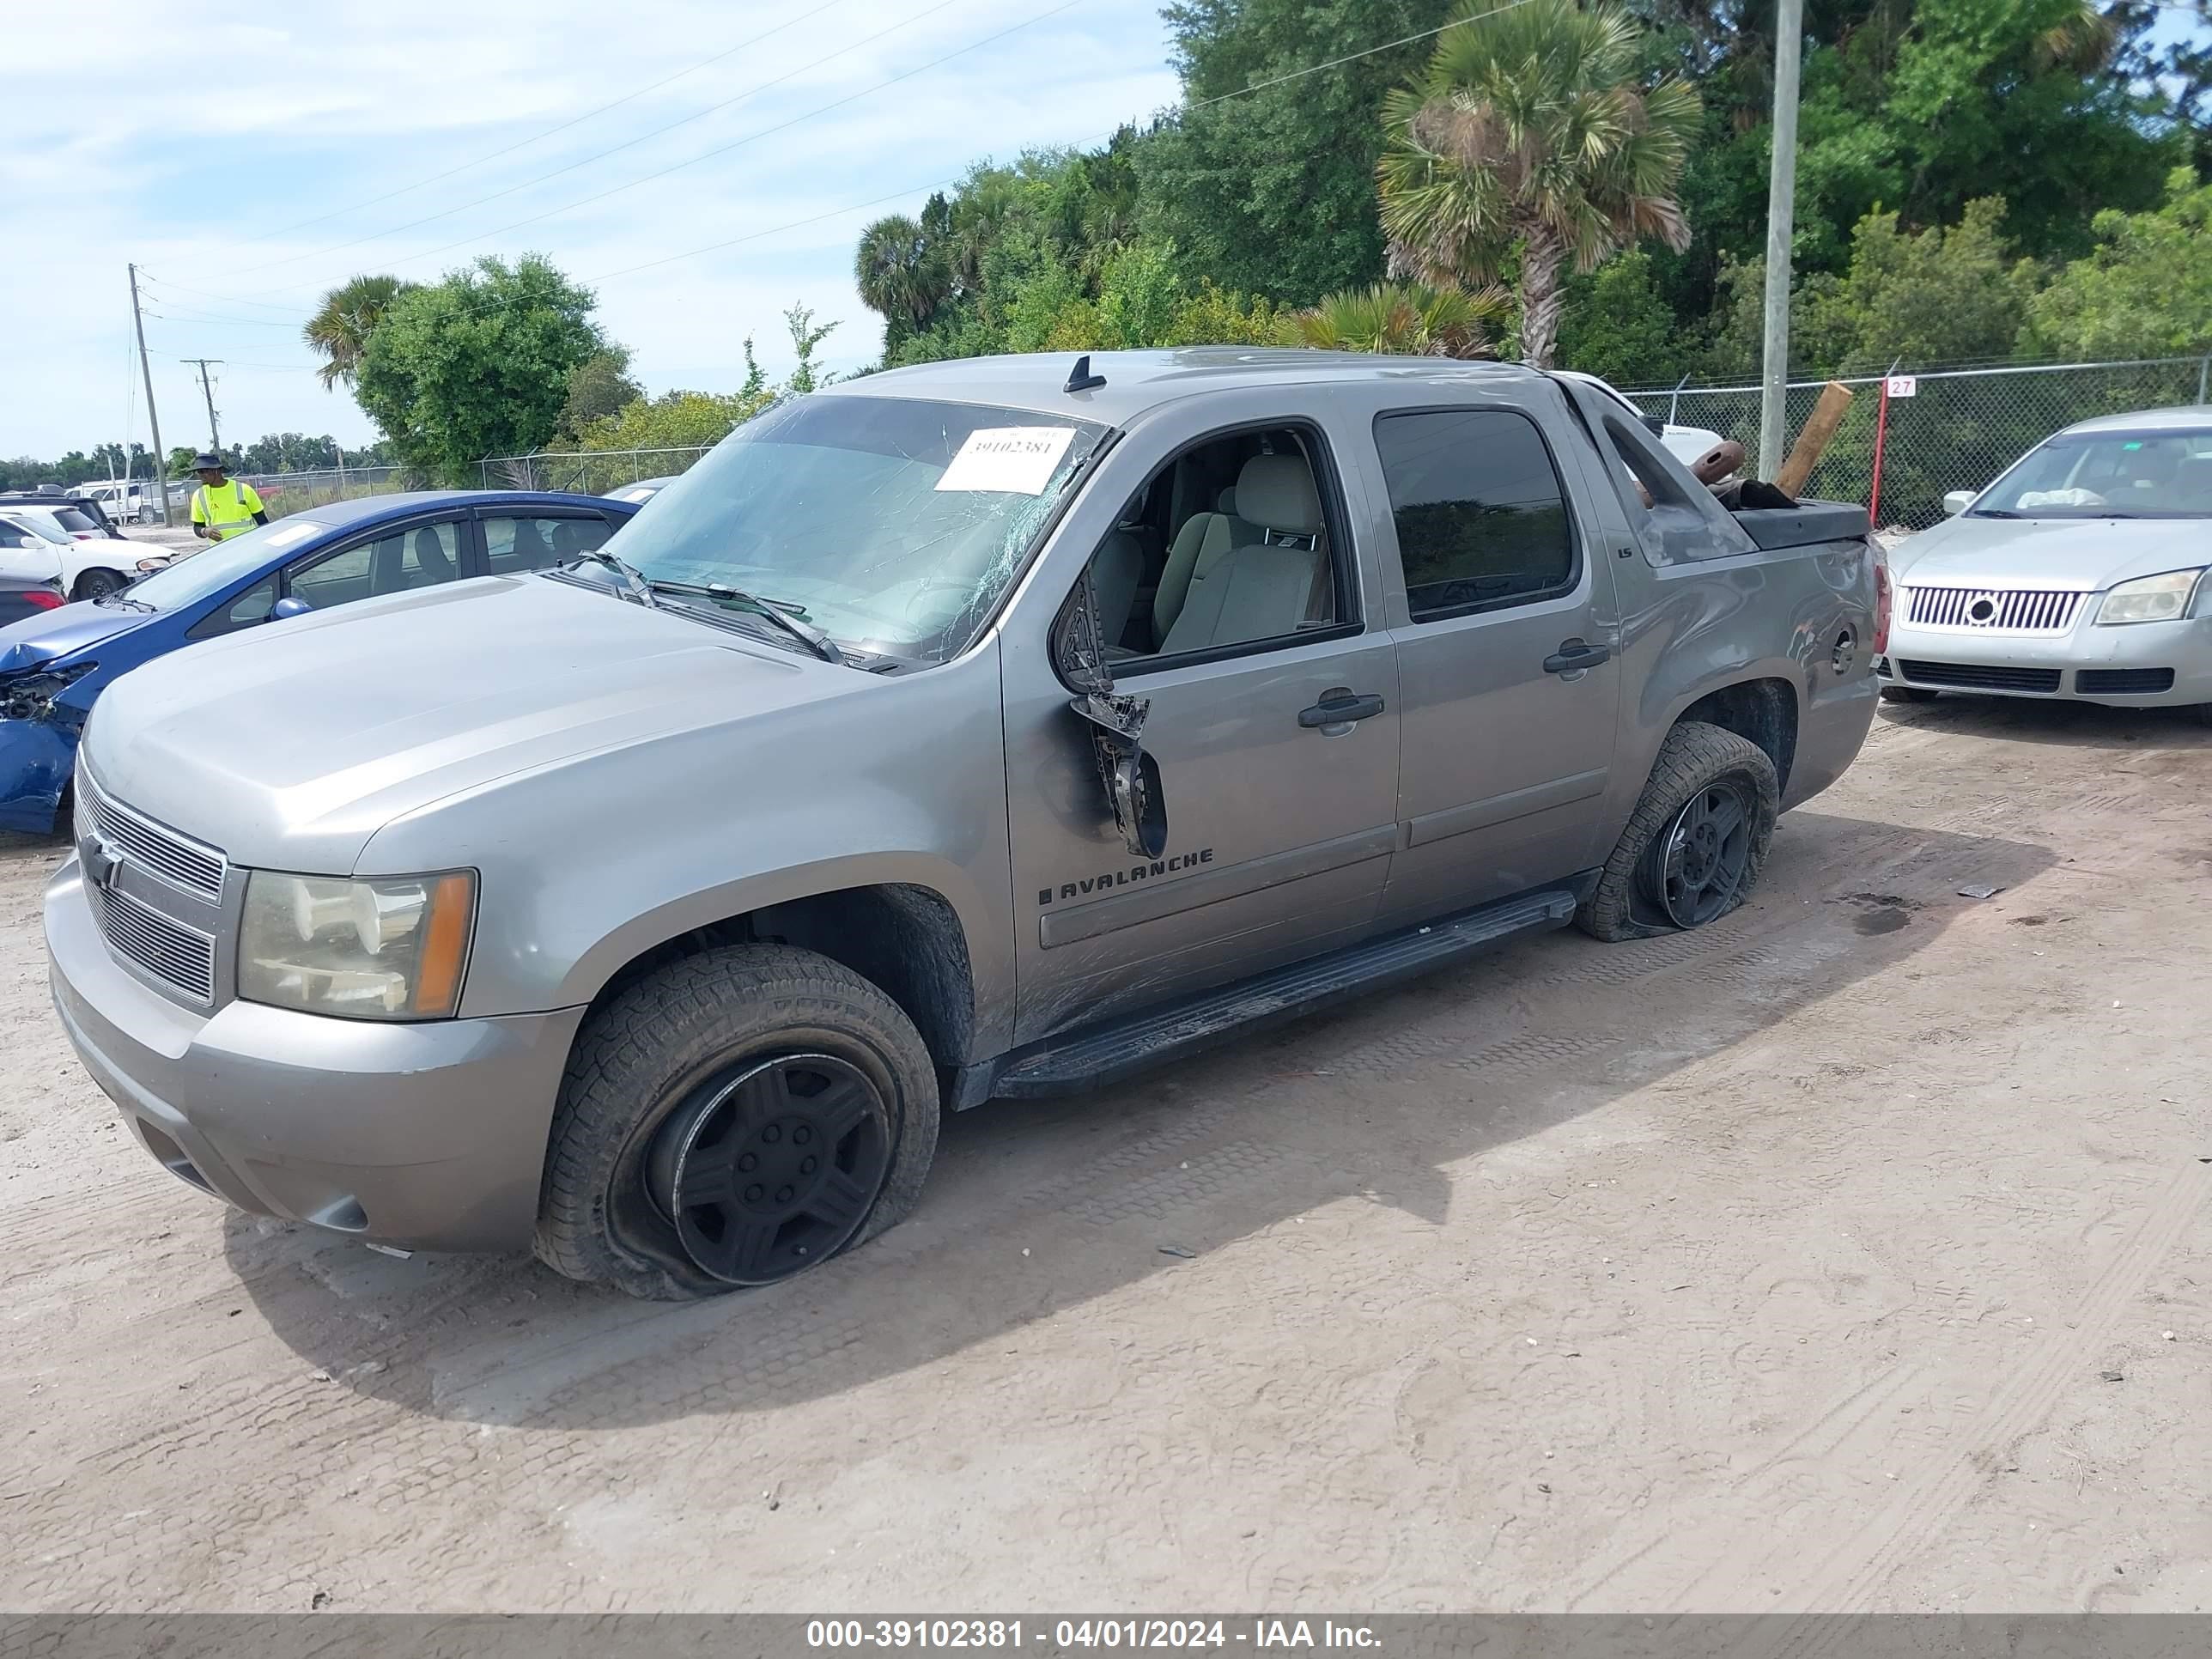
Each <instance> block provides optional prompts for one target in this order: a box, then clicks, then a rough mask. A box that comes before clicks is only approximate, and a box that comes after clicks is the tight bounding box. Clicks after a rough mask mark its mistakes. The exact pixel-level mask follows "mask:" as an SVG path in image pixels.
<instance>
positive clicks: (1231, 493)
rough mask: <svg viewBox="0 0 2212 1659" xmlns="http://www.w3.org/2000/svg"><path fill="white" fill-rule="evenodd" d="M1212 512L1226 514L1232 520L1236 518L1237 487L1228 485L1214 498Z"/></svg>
mask: <svg viewBox="0 0 2212 1659" xmlns="http://www.w3.org/2000/svg"><path fill="white" fill-rule="evenodd" d="M1213 510H1214V511H1215V512H1217V513H1227V514H1228V515H1229V516H1230V517H1231V518H1232V519H1233V518H1235V517H1236V516H1237V486H1236V485H1235V484H1231V485H1230V486H1229V488H1228V489H1225V490H1223V491H1222V492H1221V494H1220V495H1218V496H1216V497H1215V498H1214V501H1213Z"/></svg>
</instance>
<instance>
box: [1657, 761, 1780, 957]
mask: <svg viewBox="0 0 2212 1659" xmlns="http://www.w3.org/2000/svg"><path fill="white" fill-rule="evenodd" d="M1757 811H1758V802H1757V801H1756V800H1755V799H1753V796H1752V793H1751V790H1750V786H1749V784H1748V782H1747V781H1744V780H1741V779H1738V778H1735V777H1724V778H1720V779H1717V780H1716V781H1714V782H1712V783H1711V784H1708V785H1707V786H1706V787H1705V788H1703V789H1700V790H1699V792H1698V793H1696V794H1694V795H1692V796H1691V797H1690V799H1688V800H1686V801H1685V802H1684V803H1683V804H1682V806H1681V810H1680V811H1677V812H1676V813H1675V814H1674V822H1673V823H1669V824H1668V826H1667V829H1666V831H1665V833H1663V834H1662V835H1661V836H1657V837H1656V839H1654V841H1653V842H1652V843H1651V847H1650V851H1649V852H1647V853H1646V854H1644V868H1643V870H1642V871H1641V872H1639V874H1640V876H1641V885H1642V886H1643V888H1644V895H1645V896H1646V897H1647V898H1649V899H1650V901H1651V902H1652V903H1654V904H1656V905H1657V906H1658V907H1659V908H1661V909H1662V910H1664V911H1665V912H1666V913H1667V919H1668V921H1671V922H1673V923H1674V926H1676V927H1699V926H1702V925H1703V924H1704V923H1705V922H1708V921H1711V920H1712V919H1713V918H1714V917H1716V916H1717V915H1722V914H1723V912H1725V911H1727V910H1728V909H1729V908H1730V907H1731V906H1732V905H1734V904H1735V899H1736V894H1737V890H1739V889H1740V888H1741V887H1742V885H1743V882H1744V877H1745V875H1746V873H1747V872H1748V871H1749V870H1750V868H1751V863H1752V845H1753V823H1754V821H1755V817H1756V814H1757Z"/></svg>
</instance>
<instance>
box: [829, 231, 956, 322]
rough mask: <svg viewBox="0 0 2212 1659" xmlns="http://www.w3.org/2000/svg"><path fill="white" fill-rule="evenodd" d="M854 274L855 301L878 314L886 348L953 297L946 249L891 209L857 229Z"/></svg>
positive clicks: (924, 320) (949, 254)
mask: <svg viewBox="0 0 2212 1659" xmlns="http://www.w3.org/2000/svg"><path fill="white" fill-rule="evenodd" d="M939 199H941V198H939ZM853 279H854V283H855V285H856V286H857V287H858V288H859V289H860V302H861V303H862V304H863V305H865V306H866V307H868V308H869V309H870V310H872V311H879V312H881V313H883V315H884V325H885V334H884V346H885V348H886V349H891V348H894V347H896V346H897V345H898V344H899V343H901V342H902V341H904V340H905V339H906V338H907V337H909V336H910V335H913V334H915V333H916V332H918V331H921V330H922V329H925V328H927V327H928V326H929V319H931V318H932V317H933V316H935V315H936V314H937V308H938V307H939V306H941V305H943V304H944V303H945V301H946V300H948V299H950V298H951V296H952V292H953V260H952V252H951V247H950V246H948V244H947V242H946V240H945V239H943V238H933V237H932V236H930V235H929V234H927V233H926V232H925V231H924V230H923V228H922V227H921V223H920V222H917V221H915V220H914V219H911V218H908V216H906V215H904V214H902V213H894V214H891V215H889V216H886V217H884V218H881V219H878V220H877V221H876V222H875V223H873V224H872V225H870V226H869V227H868V228H866V230H864V231H862V232H861V233H860V246H858V247H857V248H856V249H854V253H853Z"/></svg>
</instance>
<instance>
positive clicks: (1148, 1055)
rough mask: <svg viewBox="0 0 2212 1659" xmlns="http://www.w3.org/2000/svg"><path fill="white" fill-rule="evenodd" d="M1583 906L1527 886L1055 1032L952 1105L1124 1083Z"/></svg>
mask: <svg viewBox="0 0 2212 1659" xmlns="http://www.w3.org/2000/svg"><path fill="white" fill-rule="evenodd" d="M1574 914H1575V895H1574V894H1573V893H1571V892H1569V891H1567V890H1565V889H1564V888H1562V889H1559V890H1547V891H1543V892H1537V893H1528V894H1524V895H1522V896H1521V897H1519V898H1516V899H1510V900H1508V901H1507V902H1504V903H1503V904H1498V905H1493V906H1491V907H1488V908H1484V909H1480V910H1474V911H1470V912H1468V914H1467V915H1462V916H1455V917H1452V918H1449V919H1448V920H1446V921H1438V922H1431V924H1429V925H1428V926H1427V927H1416V928H1412V929H1409V930H1408V931H1407V932H1405V933H1392V934H1389V935H1387V936H1386V937H1384V938H1382V939H1370V940H1369V941H1367V942H1366V943H1365V944H1363V945H1353V946H1352V948H1351V949H1349V950H1346V951H1336V952H1334V953H1333V954H1331V955H1328V956H1325V957H1316V958H1315V959H1313V960H1311V961H1308V962H1297V963H1291V964H1290V965H1289V966H1288V967H1285V968H1277V969H1273V970H1271V971H1269V972H1267V973H1265V974H1261V975H1257V976H1255V977H1254V978H1251V979H1248V980H1242V981H1238V982H1237V984H1235V985H1231V986H1226V987H1223V988H1222V989H1220V990H1218V991H1209V992H1206V993H1205V994H1202V995H1200V996H1198V997H1196V998H1194V999H1193V1000H1190V1001H1188V1002H1178V1003H1174V1004H1171V1005H1170V1006H1167V1007H1165V1008H1158V1009H1149V1010H1147V1011H1146V1012H1144V1013H1141V1014H1139V1015H1136V1016H1134V1017H1133V1018H1128V1019H1125V1020H1118V1021H1115V1023H1113V1024H1109V1025H1103V1026H1098V1027H1096V1028H1093V1029H1091V1030H1085V1031H1075V1032H1071V1033H1069V1034H1068V1035H1066V1036H1057V1037H1048V1038H1047V1039H1046V1040H1045V1041H1044V1042H1042V1043H1039V1044H1037V1045H1036V1047H1034V1048H1027V1049H1019V1050H1017V1051H1016V1052H1015V1053H1013V1054H1009V1055H1008V1056H1006V1060H1005V1062H1004V1063H1003V1064H1002V1065H1001V1066H1000V1068H999V1071H998V1074H997V1076H996V1077H995V1078H994V1079H992V1080H991V1082H990V1084H989V1085H988V1086H987V1088H983V1089H975V1087H974V1084H973V1083H971V1084H970V1085H969V1090H963V1091H960V1093H959V1094H958V1095H956V1097H955V1098H954V1101H953V1103H954V1104H955V1105H956V1106H957V1105H968V1104H981V1102H982V1101H984V1100H986V1099H988V1098H990V1097H994V1096H996V1097H1000V1098H1006V1099H1014V1100H1027V1099H1035V1098H1037V1097H1042V1096H1048V1095H1064V1094H1073V1093H1075V1092H1077V1091H1081V1090H1085V1089H1094V1088H1097V1087H1099V1086H1100V1085H1104V1084H1109V1083H1115V1082H1119V1081H1120V1080H1121V1079H1123V1078H1125V1077H1129V1076H1132V1075H1133V1074H1134V1073H1138V1072H1141V1071H1144V1070H1146V1069H1147V1068H1148V1067H1151V1066H1157V1065H1159V1064H1160V1063H1161V1062H1163V1061H1164V1060H1180V1059H1182V1058H1184V1057H1185V1056H1187V1055H1189V1054H1195V1053H1197V1052H1198V1051H1199V1050H1200V1049H1201V1048H1211V1047H1212V1045H1213V1044H1215V1043H1217V1042H1225V1041H1226V1040H1228V1039H1229V1038H1231V1037H1235V1036H1243V1035H1244V1034H1245V1033H1247V1032H1249V1031H1251V1030H1256V1029H1258V1028H1259V1027H1261V1026H1264V1025H1268V1024H1274V1023H1275V1022H1277V1021H1279V1020H1285V1019H1290V1018H1295V1017H1296V1016H1297V1015H1300V1014H1305V1013H1310V1012H1313V1011H1314V1010H1315V1009H1316V1008H1321V1007H1324V1006H1328V1004H1330V1003H1334V1002H1342V1001H1344V1000H1347V999H1348V998H1351V997H1355V996H1360V995H1364V994H1365V993H1367V992H1369V991H1372V990H1376V989H1377V988H1379V987H1383V986H1385V985H1390V984H1395V982H1396V981H1400V980H1404V979H1411V978H1413V976H1414V975H1418V974H1425V973H1426V972H1428V971H1429V970H1430V969H1432V968H1437V967H1441V966H1442V965H1443V963H1447V962H1449V961H1451V960H1453V959H1454V958H1455V957H1463V956H1466V955H1468V954H1469V953H1471V952H1473V951H1478V950H1480V949H1481V948H1482V947H1484V946H1485V945H1494V944H1496V943H1497V942H1498V940H1500V939H1510V938H1511V937H1512V936H1513V935H1514V934H1516V933H1534V932H1536V931H1538V930H1540V929H1545V928H1552V927H1563V926H1565V924H1566V923H1567V922H1569V921H1572V920H1573V919H1574ZM975 1081H977V1082H980V1081H981V1079H975ZM970 1091H972V1092H970Z"/></svg>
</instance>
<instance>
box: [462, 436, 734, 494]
mask: <svg viewBox="0 0 2212 1659" xmlns="http://www.w3.org/2000/svg"><path fill="white" fill-rule="evenodd" d="M712 447H714V446H713V445H711V444H702V445H700V446H698V447H696V448H687V449H597V450H562V451H548V452H546V453H542V454H537V455H501V456H495V457H493V458H492V459H489V460H484V461H480V462H478V463H477V471H478V472H479V473H480V474H481V476H482V479H483V488H485V489H569V490H574V491H575V492H576V493H577V494H578V495H606V494H608V493H609V492H611V491H612V490H616V489H621V488H622V487H623V485H624V484H635V483H645V482H647V480H648V479H653V478H670V477H675V476H676V475H677V474H678V473H680V472H685V471H690V466H691V463H692V462H694V461H696V460H697V459H699V458H700V457H701V456H702V455H703V454H705V453H707V452H708V450H709V449H711V448H712Z"/></svg>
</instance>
